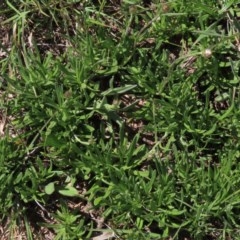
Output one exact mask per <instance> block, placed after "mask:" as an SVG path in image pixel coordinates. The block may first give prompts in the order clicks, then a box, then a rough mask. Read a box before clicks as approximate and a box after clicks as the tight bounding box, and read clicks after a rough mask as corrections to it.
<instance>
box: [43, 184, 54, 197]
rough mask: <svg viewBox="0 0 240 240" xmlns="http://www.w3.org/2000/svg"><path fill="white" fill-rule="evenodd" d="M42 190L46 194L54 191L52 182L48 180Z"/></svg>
mask: <svg viewBox="0 0 240 240" xmlns="http://www.w3.org/2000/svg"><path fill="white" fill-rule="evenodd" d="M44 190H45V193H46V194H48V195H51V194H52V193H53V192H54V191H55V184H54V182H50V183H49V184H48V185H46V186H45V188H44Z"/></svg>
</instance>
